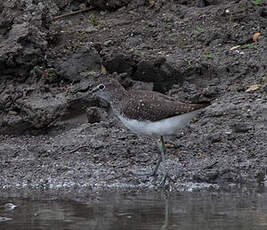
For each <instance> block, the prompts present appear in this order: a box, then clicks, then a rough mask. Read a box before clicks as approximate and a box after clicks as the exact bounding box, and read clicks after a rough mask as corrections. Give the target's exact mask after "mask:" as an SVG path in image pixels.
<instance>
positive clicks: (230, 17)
mask: <svg viewBox="0 0 267 230" xmlns="http://www.w3.org/2000/svg"><path fill="white" fill-rule="evenodd" d="M232 21H233V14H232V13H230V15H229V22H232Z"/></svg>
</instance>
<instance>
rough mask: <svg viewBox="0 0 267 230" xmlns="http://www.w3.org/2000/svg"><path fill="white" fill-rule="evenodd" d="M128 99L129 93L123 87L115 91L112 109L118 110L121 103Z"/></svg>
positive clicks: (112, 97) (111, 101)
mask: <svg viewBox="0 0 267 230" xmlns="http://www.w3.org/2000/svg"><path fill="white" fill-rule="evenodd" d="M127 97H128V92H127V91H126V90H125V89H124V88H123V87H121V88H116V89H114V91H113V93H112V95H111V100H110V105H111V107H112V109H113V110H114V111H115V110H116V109H118V108H119V107H120V104H121V101H122V100H123V99H124V98H127Z"/></svg>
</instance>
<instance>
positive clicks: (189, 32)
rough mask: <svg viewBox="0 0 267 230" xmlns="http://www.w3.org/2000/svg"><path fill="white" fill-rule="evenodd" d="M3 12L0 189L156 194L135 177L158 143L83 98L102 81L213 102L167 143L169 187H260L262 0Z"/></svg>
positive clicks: (27, 5) (266, 115)
mask: <svg viewBox="0 0 267 230" xmlns="http://www.w3.org/2000/svg"><path fill="white" fill-rule="evenodd" d="M86 8H88V10H84V9H86ZM81 10H84V11H83V12H80V13H77V14H73V15H71V16H67V15H66V16H64V17H61V18H56V16H58V15H64V14H67V13H68V12H71V11H78V12H79V11H81ZM0 15H1V17H0V143H1V145H0V186H1V190H2V191H9V190H22V191H31V190H37V191H43V190H44V189H49V190H53V191H61V192H67V191H71V192H73V191H84V192H85V191H88V188H92V189H96V190H97V189H106V190H109V189H114V188H115V189H124V188H126V189H130V188H131V189H154V188H156V187H157V183H158V182H159V180H160V174H159V175H158V178H147V177H138V176H135V175H134V174H133V172H136V171H146V170H150V169H151V167H152V166H154V165H155V163H156V160H157V158H158V153H159V150H158V147H157V143H156V140H153V139H151V138H149V137H143V136H139V135H136V134H133V133H132V132H131V131H129V130H127V129H126V128H125V127H123V126H122V124H121V123H120V122H119V121H117V119H116V118H114V116H113V115H112V114H110V113H109V111H108V105H107V104H105V103H103V102H102V101H98V100H97V99H95V98H93V97H92V96H90V95H89V94H88V93H87V92H88V89H91V88H92V87H93V86H94V85H95V84H96V82H98V81H99V79H101V78H102V77H107V76H108V77H114V76H115V77H117V78H118V79H119V80H120V82H121V83H122V84H123V86H125V87H126V88H127V89H137V88H138V89H140V88H141V89H149V90H155V91H159V92H162V93H165V94H168V95H171V96H173V97H175V98H177V99H179V100H182V101H191V102H195V101H209V102H211V105H210V106H208V107H207V108H205V109H204V110H203V112H202V113H200V114H199V116H198V117H197V118H196V119H194V120H193V121H192V122H191V123H190V124H189V125H188V126H187V127H186V128H184V129H183V130H181V131H180V132H179V133H177V136H176V137H171V138H169V142H168V143H169V144H168V149H167V152H168V154H167V168H168V172H169V176H170V179H169V180H168V181H167V186H169V187H170V188H171V189H175V190H181V189H185V190H187V189H193V188H204V187H212V188H216V189H218V188H221V186H222V185H246V186H255V185H257V184H265V185H266V183H267V176H266V172H267V74H266V73H267V28H266V25H267V5H266V1H265V0H261V1H253V0H235V1H229V0H206V1H202V0H198V1H186V0H183V1H181V0H173V1H169V0H154V1H146V0H133V1H127V0H117V1H114V0H110V1H108V0H106V1H104V0H102V1H101V0H99V1H90V0H88V1H86V0H80V1H71V0H47V1H41V0H36V1H20V0H11V1H0ZM255 33H259V36H258V37H257V36H256V35H255ZM253 35H254V39H253ZM82 91H83V92H82ZM86 114H87V115H86Z"/></svg>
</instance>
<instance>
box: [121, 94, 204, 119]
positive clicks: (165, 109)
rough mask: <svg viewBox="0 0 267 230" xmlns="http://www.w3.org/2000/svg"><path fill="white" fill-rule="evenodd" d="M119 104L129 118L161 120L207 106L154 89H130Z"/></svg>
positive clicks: (122, 111)
mask: <svg viewBox="0 0 267 230" xmlns="http://www.w3.org/2000/svg"><path fill="white" fill-rule="evenodd" d="M127 94H128V95H127V97H126V98H123V103H121V104H120V105H119V109H120V112H121V113H122V115H124V116H126V117H128V118H129V119H136V120H149V121H159V120H162V119H165V118H169V117H173V116H177V115H181V114H184V113H189V112H192V111H194V110H198V109H200V108H203V107H206V105H205V104H185V103H182V102H179V101H174V99H173V98H171V97H168V96H165V95H164V94H161V93H157V92H153V91H141V90H139V91H133V92H132V91H129V92H128V93H127Z"/></svg>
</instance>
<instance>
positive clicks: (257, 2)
mask: <svg viewBox="0 0 267 230" xmlns="http://www.w3.org/2000/svg"><path fill="white" fill-rule="evenodd" d="M251 2H252V3H253V4H255V5H258V4H261V0H251Z"/></svg>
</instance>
